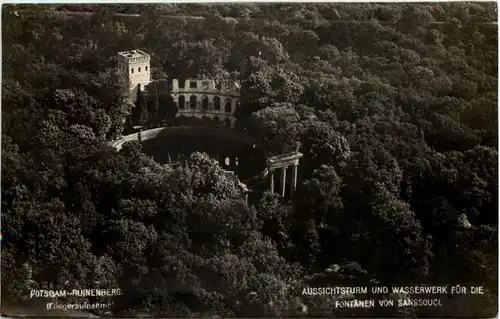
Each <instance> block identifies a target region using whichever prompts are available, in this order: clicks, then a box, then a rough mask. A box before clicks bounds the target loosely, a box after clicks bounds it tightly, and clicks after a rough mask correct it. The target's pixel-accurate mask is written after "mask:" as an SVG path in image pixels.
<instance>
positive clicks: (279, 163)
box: [267, 152, 303, 197]
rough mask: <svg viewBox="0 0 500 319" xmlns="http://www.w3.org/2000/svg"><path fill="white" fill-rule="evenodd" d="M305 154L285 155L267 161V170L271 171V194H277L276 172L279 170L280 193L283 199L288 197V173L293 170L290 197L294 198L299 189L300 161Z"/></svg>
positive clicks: (290, 180) (290, 179) (290, 181)
mask: <svg viewBox="0 0 500 319" xmlns="http://www.w3.org/2000/svg"><path fill="white" fill-rule="evenodd" d="M302 156H303V154H301V153H299V152H293V153H289V154H283V155H279V156H274V157H270V158H268V159H267V163H268V164H267V169H268V171H269V179H270V185H269V190H270V191H271V193H274V192H275V171H277V170H279V171H280V173H279V177H280V179H279V183H278V186H279V191H278V194H280V195H281V196H282V197H286V195H287V194H286V184H287V171H288V170H289V169H291V174H290V177H289V180H288V183H289V186H290V193H289V194H288V195H289V196H288V197H293V195H294V194H295V190H296V189H297V175H298V167H299V159H300V158H301V157H302Z"/></svg>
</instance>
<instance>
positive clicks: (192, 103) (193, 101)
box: [189, 95, 196, 109]
mask: <svg viewBox="0 0 500 319" xmlns="http://www.w3.org/2000/svg"><path fill="white" fill-rule="evenodd" d="M189 107H190V108H191V109H195V108H196V95H191V97H190V98H189Z"/></svg>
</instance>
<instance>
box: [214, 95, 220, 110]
mask: <svg viewBox="0 0 500 319" xmlns="http://www.w3.org/2000/svg"><path fill="white" fill-rule="evenodd" d="M214 110H216V111H220V97H218V96H214Z"/></svg>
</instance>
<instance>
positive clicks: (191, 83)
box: [189, 81, 196, 89]
mask: <svg viewBox="0 0 500 319" xmlns="http://www.w3.org/2000/svg"><path fill="white" fill-rule="evenodd" d="M189 87H190V88H191V89H196V82H195V81H191V82H189Z"/></svg>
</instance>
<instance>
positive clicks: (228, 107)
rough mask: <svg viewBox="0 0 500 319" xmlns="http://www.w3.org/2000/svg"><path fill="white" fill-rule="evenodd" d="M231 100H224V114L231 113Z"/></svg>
mask: <svg viewBox="0 0 500 319" xmlns="http://www.w3.org/2000/svg"><path fill="white" fill-rule="evenodd" d="M231 111H232V109H231V99H226V103H225V104H224V112H226V113H231Z"/></svg>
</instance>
